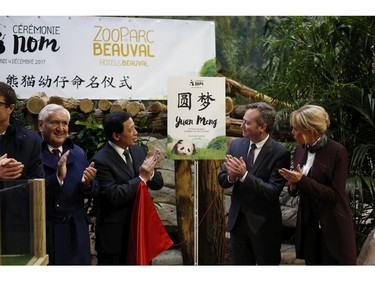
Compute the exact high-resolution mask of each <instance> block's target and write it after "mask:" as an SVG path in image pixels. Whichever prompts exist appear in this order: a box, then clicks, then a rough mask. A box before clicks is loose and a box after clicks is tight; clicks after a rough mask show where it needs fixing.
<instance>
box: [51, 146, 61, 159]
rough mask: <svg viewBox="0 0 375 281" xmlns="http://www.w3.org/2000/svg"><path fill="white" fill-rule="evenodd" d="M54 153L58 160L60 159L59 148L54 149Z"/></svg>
mask: <svg viewBox="0 0 375 281" xmlns="http://www.w3.org/2000/svg"><path fill="white" fill-rule="evenodd" d="M52 153H53V155H55V157H56V159H57V160H60V150H59V149H57V148H54V149H52Z"/></svg>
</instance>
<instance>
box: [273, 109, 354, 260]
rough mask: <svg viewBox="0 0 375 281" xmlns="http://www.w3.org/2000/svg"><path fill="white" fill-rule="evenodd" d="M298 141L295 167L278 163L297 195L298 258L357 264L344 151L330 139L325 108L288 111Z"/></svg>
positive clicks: (294, 194) (291, 188)
mask: <svg viewBox="0 0 375 281" xmlns="http://www.w3.org/2000/svg"><path fill="white" fill-rule="evenodd" d="M290 124H291V126H292V134H293V136H294V139H295V140H296V142H297V144H298V146H297V150H296V152H295V155H294V170H288V169H280V171H279V172H280V174H281V175H282V176H283V177H284V178H285V179H286V180H287V181H288V191H289V193H290V194H291V195H292V196H299V197H300V201H299V208H298V216H297V227H296V254H297V258H300V259H305V262H306V264H307V265H338V264H346V265H350V264H356V257H357V255H356V243H355V233H354V227H353V219H352V213H351V209H350V206H349V201H348V198H347V195H346V193H345V182H346V176H347V170H348V154H347V151H346V149H345V147H343V146H342V145H341V144H339V143H337V142H336V141H334V140H332V139H329V138H328V137H327V136H326V134H325V133H326V131H327V129H328V127H329V125H330V120H329V116H328V114H327V112H326V111H325V110H324V108H323V107H321V106H317V105H305V106H303V107H301V108H300V109H298V110H295V111H293V112H292V113H291V115H290Z"/></svg>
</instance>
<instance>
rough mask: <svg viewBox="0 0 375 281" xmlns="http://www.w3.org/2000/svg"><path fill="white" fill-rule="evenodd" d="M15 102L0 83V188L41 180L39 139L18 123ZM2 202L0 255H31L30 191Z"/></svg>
mask: <svg viewBox="0 0 375 281" xmlns="http://www.w3.org/2000/svg"><path fill="white" fill-rule="evenodd" d="M16 102H17V96H16V93H15V91H14V90H13V88H12V87H11V86H10V85H8V84H5V83H3V82H0V181H4V182H1V185H0V188H4V187H7V186H12V185H13V186H14V185H15V182H14V180H27V179H35V178H44V170H43V165H42V154H41V146H40V137H39V136H38V134H37V133H36V132H33V131H30V130H28V129H25V128H22V127H20V126H19V125H18V124H17V122H16V120H15V119H14V117H13V116H12V114H13V112H14V110H15V108H16ZM9 180H11V182H7V181H9ZM1 199H2V202H1V210H0V213H1V224H2V226H1V233H0V236H1V240H2V241H1V245H2V249H1V251H2V254H25V253H31V251H32V249H31V245H30V237H29V233H31V225H30V204H29V200H30V198H29V191H28V190H25V189H21V188H18V189H17V196H15V195H14V193H13V192H10V191H9V192H6V193H5V192H3V193H2V198H1Z"/></svg>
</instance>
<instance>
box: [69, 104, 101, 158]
mask: <svg viewBox="0 0 375 281" xmlns="http://www.w3.org/2000/svg"><path fill="white" fill-rule="evenodd" d="M78 114H79V113H78V112H75V111H74V112H71V116H72V119H74V118H76V117H77V115H78ZM74 125H76V126H78V128H80V129H78V128H77V129H78V130H75V131H73V132H71V133H70V138H71V139H72V140H73V142H74V143H75V144H77V145H79V146H80V147H82V148H83V149H84V150H85V151H86V154H87V158H88V159H91V158H92V157H93V156H94V154H95V153H96V152H97V151H98V150H99V149H101V148H102V147H103V146H104V144H105V142H106V137H105V135H104V130H103V125H102V123H101V122H99V121H98V120H97V119H96V118H95V116H94V115H92V114H89V115H88V116H87V118H86V119H84V120H76V121H75V122H74Z"/></svg>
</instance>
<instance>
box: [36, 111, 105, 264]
mask: <svg viewBox="0 0 375 281" xmlns="http://www.w3.org/2000/svg"><path fill="white" fill-rule="evenodd" d="M69 122H70V113H69V111H68V110H67V109H66V108H64V107H63V106H61V105H57V104H48V105H46V106H45V107H44V108H43V109H42V110H41V111H40V113H39V116H38V126H39V131H40V134H41V139H43V142H42V153H43V167H44V171H45V174H46V177H45V180H46V218H47V222H46V236H47V254H48V256H49V264H50V265H91V251H90V237H89V222H90V218H89V216H88V214H87V211H86V209H85V204H84V202H85V199H88V198H93V197H95V195H96V193H97V190H98V188H99V187H98V184H97V182H96V180H95V174H96V169H95V168H94V163H91V164H90V165H89V164H88V161H87V157H86V153H85V151H84V150H83V149H82V148H81V147H79V146H78V145H76V144H74V143H73V142H72V140H71V139H70V138H69V137H68V134H69Z"/></svg>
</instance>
